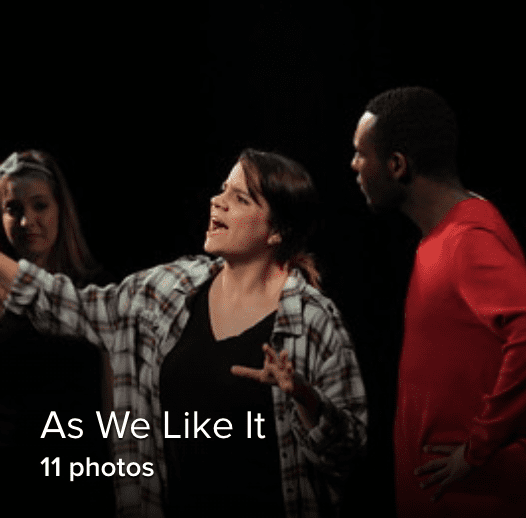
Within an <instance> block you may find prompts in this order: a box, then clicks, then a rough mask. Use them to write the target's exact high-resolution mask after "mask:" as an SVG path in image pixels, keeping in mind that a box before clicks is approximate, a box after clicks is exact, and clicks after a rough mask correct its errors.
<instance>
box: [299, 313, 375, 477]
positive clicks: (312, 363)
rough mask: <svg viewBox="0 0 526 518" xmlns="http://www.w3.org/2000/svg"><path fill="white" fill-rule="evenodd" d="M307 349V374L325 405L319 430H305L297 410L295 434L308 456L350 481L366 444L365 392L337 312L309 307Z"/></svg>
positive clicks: (316, 428)
mask: <svg viewBox="0 0 526 518" xmlns="http://www.w3.org/2000/svg"><path fill="white" fill-rule="evenodd" d="M305 317H306V318H305V320H306V322H308V323H309V324H308V335H307V342H306V343H307V346H306V350H305V354H306V357H305V363H304V364H303V365H304V367H303V370H304V372H303V373H300V374H303V375H304V376H305V378H306V379H307V380H308V381H309V383H310V384H311V385H312V387H313V388H314V390H315V391H316V392H317V395H318V397H319V400H320V408H321V415H320V419H319V421H318V424H317V425H316V426H315V427H314V428H312V429H309V428H307V427H305V425H304V423H303V421H302V419H301V418H300V416H299V413H298V410H297V409H295V410H294V412H293V416H292V429H293V431H294V434H295V435H296V438H297V439H298V443H299V445H300V447H302V449H303V451H304V453H305V455H306V456H307V458H309V460H310V461H311V462H312V463H313V464H314V465H316V466H317V467H318V468H319V469H321V470H323V471H325V472H328V473H329V474H331V475H334V476H338V475H345V474H346V472H347V471H348V468H349V465H350V463H349V461H350V460H351V459H352V458H353V457H355V456H356V455H360V454H362V453H363V451H364V449H365V444H366V426H367V409H366V397H365V388H364V385H363V381H362V377H361V374H360V369H359V366H358V362H357V359H356V355H355V352H354V346H353V344H352V342H351V339H350V337H349V335H348V333H347V331H346V330H345V328H344V326H343V324H342V322H341V319H340V317H339V313H338V311H337V310H336V308H334V306H329V308H328V310H327V309H326V308H323V309H321V308H320V307H319V306H317V305H313V304H308V305H307V306H306V308H305Z"/></svg>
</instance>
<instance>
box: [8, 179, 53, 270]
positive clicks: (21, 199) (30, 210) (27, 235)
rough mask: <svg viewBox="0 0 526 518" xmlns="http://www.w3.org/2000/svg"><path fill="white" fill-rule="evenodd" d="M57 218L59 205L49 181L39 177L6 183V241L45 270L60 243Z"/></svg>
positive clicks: (9, 180)
mask: <svg viewBox="0 0 526 518" xmlns="http://www.w3.org/2000/svg"><path fill="white" fill-rule="evenodd" d="M58 218H59V210H58V204H57V201H56V200H55V197H54V195H53V192H52V190H51V187H50V185H49V184H48V183H47V182H46V181H44V180H39V179H36V178H35V179H29V178H14V179H8V180H7V181H6V183H5V186H4V189H3V196H2V224H3V226H4V231H5V234H6V236H7V239H8V240H9V242H10V243H11V245H12V246H13V248H14V249H15V251H16V252H17V253H18V254H19V255H20V256H21V257H24V258H25V259H28V260H30V261H32V262H34V263H35V264H37V265H38V266H42V267H45V265H46V262H47V259H48V257H49V253H50V251H51V249H52V248H53V246H54V245H55V243H56V240H57V236H58V224H59V219H58Z"/></svg>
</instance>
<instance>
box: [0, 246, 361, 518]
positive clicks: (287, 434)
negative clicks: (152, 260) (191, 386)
mask: <svg viewBox="0 0 526 518" xmlns="http://www.w3.org/2000/svg"><path fill="white" fill-rule="evenodd" d="M222 264H223V262H222V260H221V259H216V260H212V259H210V258H208V257H206V256H196V257H183V258H181V259H179V260H177V261H174V262H172V263H169V264H165V265H161V266H157V267H154V268H151V269H148V270H145V271H142V272H139V273H136V274H133V275H130V276H129V277H127V278H126V279H125V280H124V281H123V282H122V283H120V284H119V285H116V284H110V285H108V286H106V287H104V288H100V287H95V286H88V287H86V288H84V289H82V290H78V289H76V288H75V287H74V286H73V284H72V283H71V282H70V281H69V279H68V278H67V277H65V276H63V275H60V274H58V275H51V274H49V273H47V272H45V271H44V270H41V269H39V268H37V267H36V266H35V265H33V264H31V263H29V262H27V261H25V260H21V261H20V262H19V271H18V274H17V277H16V279H15V282H14V284H13V288H12V291H11V294H10V296H9V298H8V300H7V301H6V303H5V305H6V307H7V308H8V309H9V310H11V311H13V312H15V313H19V314H20V313H23V312H25V313H26V314H28V315H29V317H30V318H31V320H32V322H33V323H34V325H35V326H36V327H37V329H39V330H40V331H41V332H47V333H52V334H64V335H81V336H83V337H85V338H87V339H88V340H89V341H91V342H93V343H94V344H96V345H99V346H101V347H102V346H103V347H105V348H106V349H107V350H108V351H109V352H110V357H111V363H112V367H113V371H114V380H115V381H114V406H115V412H116V415H117V418H118V420H119V426H122V422H123V418H124V416H125V413H126V412H127V411H130V415H129V419H128V427H127V431H126V434H125V435H124V437H123V438H118V437H117V436H116V434H114V437H113V439H114V456H115V464H117V461H118V460H119V459H122V461H124V462H125V463H126V466H127V465H128V463H130V462H136V463H138V464H139V465H140V466H143V464H144V463H146V462H151V463H152V464H153V471H154V474H153V476H145V475H144V473H141V474H140V475H139V476H128V475H126V476H119V473H118V472H117V474H116V475H115V486H116V488H115V489H116V499H117V510H118V514H119V516H120V517H144V518H156V517H162V516H163V506H162V495H163V492H164V491H165V485H166V464H165V459H164V453H163V433H164V430H163V429H162V423H163V420H162V416H161V405H160V399H159V374H160V367H161V364H162V362H163V359H164V358H165V357H166V355H167V354H168V352H169V351H170V350H171V349H172V348H173V347H174V346H175V345H176V343H177V342H178V340H179V338H180V336H181V333H182V330H183V329H184V327H185V325H186V323H187V322H188V319H189V311H188V305H187V302H188V300H187V299H188V298H189V297H192V296H193V295H195V293H196V292H197V290H198V288H199V287H200V286H201V285H202V284H203V283H204V282H206V281H207V280H208V279H209V278H210V277H211V276H214V275H215V274H216V273H217V272H218V271H219V270H220V269H221V267H222ZM270 341H271V345H272V346H273V347H274V348H275V349H276V350H277V351H280V350H282V349H283V348H284V349H286V350H287V351H288V353H289V357H290V358H291V360H292V361H293V362H294V365H295V369H296V372H298V373H300V374H301V375H303V377H304V378H305V379H306V380H307V381H308V382H309V383H310V384H311V385H312V386H313V387H314V389H315V390H316V392H317V394H318V396H319V399H320V401H321V404H320V408H321V417H320V419H319V422H318V424H317V426H315V427H314V428H312V429H310V430H309V429H308V428H306V427H305V426H304V424H303V422H302V420H301V419H300V417H299V415H298V412H297V407H296V405H295V403H294V401H293V399H292V398H291V397H290V396H288V395H286V394H285V393H284V392H282V391H281V390H280V389H279V388H278V387H275V386H274V387H272V396H273V402H274V414H275V416H274V417H275V423H276V429H277V437H278V443H279V444H278V446H279V452H280V463H281V479H282V490H283V497H284V502H285V508H286V512H287V517H288V518H293V517H294V518H295V517H323V518H325V517H329V516H333V515H335V512H336V509H337V506H338V501H339V499H340V494H341V487H342V483H343V482H344V480H345V476H346V474H347V472H348V470H349V468H350V463H351V462H352V458H353V457H354V456H355V455H357V454H360V453H361V452H362V451H363V448H364V446H365V442H366V432H365V429H366V419H367V414H366V406H365V392H364V386H363V383H362V379H361V376H360V371H359V367H358V364H357V361H356V357H355V353H354V348H353V345H352V343H351V341H350V338H349V336H348V334H347V332H346V330H345V328H344V326H343V325H342V321H341V319H340V315H339V313H338V311H337V309H336V308H335V307H334V305H333V303H332V302H331V301H330V300H329V299H327V298H326V297H324V296H323V295H321V294H320V293H319V292H318V291H317V290H316V289H314V288H313V287H312V286H310V285H309V284H308V283H307V282H306V281H305V279H304V278H303V276H302V275H301V273H300V272H299V271H298V270H293V271H292V272H291V274H290V276H289V278H288V279H287V281H286V284H285V286H284V288H283V292H282V295H281V299H280V303H279V308H278V312H277V314H276V319H275V323H274V328H273V332H272V336H271V340H270ZM137 418H142V419H144V420H146V421H147V422H148V423H149V424H150V425H151V426H150V427H151V429H150V430H149V431H148V432H147V437H146V438H143V439H136V438H134V437H133V436H132V434H131V433H130V432H131V430H130V423H131V422H132V420H134V419H137ZM140 433H141V434H145V432H144V430H141V432H140ZM135 471H136V467H135ZM247 516H248V515H247Z"/></svg>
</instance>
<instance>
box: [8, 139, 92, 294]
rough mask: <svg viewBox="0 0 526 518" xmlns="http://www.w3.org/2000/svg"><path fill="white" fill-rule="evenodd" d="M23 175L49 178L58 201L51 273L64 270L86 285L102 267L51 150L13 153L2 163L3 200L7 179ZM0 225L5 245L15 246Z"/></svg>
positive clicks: (50, 256)
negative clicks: (57, 225) (83, 230)
mask: <svg viewBox="0 0 526 518" xmlns="http://www.w3.org/2000/svg"><path fill="white" fill-rule="evenodd" d="M24 177H32V178H39V179H43V180H45V181H47V182H48V184H49V185H50V186H51V190H52V192H53V195H54V196H55V200H56V202H57V204H58V209H59V230H58V236H57V240H56V242H55V245H54V246H53V248H52V250H51V252H50V254H49V258H48V262H47V267H46V269H47V270H48V271H50V272H52V273H59V272H60V273H65V274H66V275H68V276H69V277H71V278H72V279H73V281H74V282H75V283H76V284H84V283H85V282H86V281H87V280H89V278H91V277H93V276H94V275H96V274H97V273H99V272H100V271H101V267H100V265H99V264H98V263H97V262H96V261H95V259H94V258H93V256H92V254H91V252H90V250H89V248H88V245H87V243H86V240H85V239H84V236H83V234H82V231H81V229H80V223H79V218H78V215H77V211H76V208H75V204H74V202H73V197H72V196H71V193H70V190H69V188H68V186H67V184H66V181H65V179H64V176H63V175H62V172H61V171H60V169H59V167H58V165H57V163H56V161H55V159H54V158H53V157H52V156H51V155H50V154H49V153H46V152H44V151H36V150H33V149H30V150H27V151H23V152H21V153H18V152H15V153H13V154H11V155H10V156H9V157H8V158H7V159H6V160H5V161H4V162H3V163H2V164H1V165H0V201H1V198H2V197H3V195H4V186H5V184H6V182H7V180H8V179H9V178H24ZM0 227H1V229H0V240H1V241H2V245H3V246H5V245H8V246H9V248H11V249H12V247H11V246H10V245H9V242H8V240H7V237H6V235H5V231H4V227H3V225H0ZM13 252H14V250H13ZM15 255H16V254H15Z"/></svg>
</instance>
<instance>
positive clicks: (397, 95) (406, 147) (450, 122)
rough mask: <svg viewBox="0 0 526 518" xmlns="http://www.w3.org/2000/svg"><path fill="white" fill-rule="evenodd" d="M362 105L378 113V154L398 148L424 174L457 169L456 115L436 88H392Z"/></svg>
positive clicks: (383, 154) (376, 137)
mask: <svg viewBox="0 0 526 518" xmlns="http://www.w3.org/2000/svg"><path fill="white" fill-rule="evenodd" d="M365 109H366V111H368V112H371V113H373V114H374V115H376V117H377V120H376V123H375V126H374V128H375V130H374V139H375V144H376V147H377V149H378V152H379V155H380V157H381V158H383V159H387V158H388V157H389V155H390V154H391V153H393V152H396V151H398V152H400V153H402V154H404V155H405V156H407V157H409V158H410V159H411V160H412V161H413V163H414V167H415V169H416V171H417V172H418V173H420V174H421V175H423V176H426V175H427V176H443V175H447V176H451V174H453V175H454V174H455V173H456V152H457V139H458V129H457V121H456V116H455V113H454V112H453V110H452V109H451V108H450V106H449V105H448V104H447V103H446V101H445V100H444V99H443V98H442V97H441V96H440V95H438V94H437V93H436V92H434V91H433V90H430V89H429V88H424V87H420V86H408V87H401V88H394V89H391V90H387V91H385V92H383V93H381V94H379V95H377V96H376V97H375V98H373V99H371V101H369V103H368V104H367V106H366V108H365Z"/></svg>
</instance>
